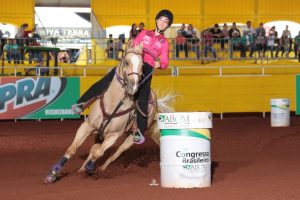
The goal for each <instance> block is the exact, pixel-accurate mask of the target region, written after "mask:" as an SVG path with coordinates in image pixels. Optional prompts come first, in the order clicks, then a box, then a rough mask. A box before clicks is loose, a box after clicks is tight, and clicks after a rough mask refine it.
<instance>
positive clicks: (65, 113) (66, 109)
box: [22, 77, 80, 119]
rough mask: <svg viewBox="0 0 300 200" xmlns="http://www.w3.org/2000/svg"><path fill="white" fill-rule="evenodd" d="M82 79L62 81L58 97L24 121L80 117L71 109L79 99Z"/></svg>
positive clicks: (26, 117)
mask: <svg viewBox="0 0 300 200" xmlns="http://www.w3.org/2000/svg"><path fill="white" fill-rule="evenodd" d="M79 90H80V79H79V78H77V77H73V78H65V79H64V80H62V84H61V91H60V94H58V96H57V97H56V98H55V99H54V100H53V101H51V102H50V103H49V104H47V105H46V106H45V107H44V108H42V109H40V110H38V111H36V112H34V113H32V114H29V115H27V116H25V117H23V118H22V119H61V118H68V119H74V118H79V117H80V116H79V115H77V114H74V113H73V112H72V110H71V107H72V105H73V104H74V103H76V101H77V100H78V98H79V92H80V91H79Z"/></svg>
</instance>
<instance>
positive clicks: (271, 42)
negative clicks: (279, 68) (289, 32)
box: [267, 29, 276, 58]
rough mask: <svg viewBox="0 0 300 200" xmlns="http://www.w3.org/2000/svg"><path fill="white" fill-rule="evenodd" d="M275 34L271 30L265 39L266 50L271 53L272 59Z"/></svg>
mask: <svg viewBox="0 0 300 200" xmlns="http://www.w3.org/2000/svg"><path fill="white" fill-rule="evenodd" d="M275 40H276V37H275V32H274V31H273V30H272V29H271V30H270V32H269V35H268V37H267V50H268V51H270V52H271V57H272V58H273V57H274V55H273V51H274V49H275Z"/></svg>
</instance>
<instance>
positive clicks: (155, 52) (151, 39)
mask: <svg viewBox="0 0 300 200" xmlns="http://www.w3.org/2000/svg"><path fill="white" fill-rule="evenodd" d="M141 42H142V43H143V46H144V49H143V51H144V55H143V60H144V62H146V63H148V64H149V65H151V66H152V67H154V66H155V61H156V60H157V59H158V58H159V57H160V69H165V68H167V67H168V65H169V43H168V41H167V39H166V38H165V36H164V35H163V34H160V35H158V36H155V33H154V30H152V31H147V30H143V31H142V32H140V33H139V34H138V35H137V37H136V38H135V39H134V40H133V44H134V45H137V44H139V43H141Z"/></svg>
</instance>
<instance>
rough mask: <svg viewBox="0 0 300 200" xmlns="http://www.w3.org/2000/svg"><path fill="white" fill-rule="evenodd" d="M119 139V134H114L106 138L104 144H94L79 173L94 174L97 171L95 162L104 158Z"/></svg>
mask: <svg viewBox="0 0 300 200" xmlns="http://www.w3.org/2000/svg"><path fill="white" fill-rule="evenodd" d="M118 138H119V133H117V132H116V133H112V134H109V135H108V136H107V137H105V139H104V141H103V143H102V144H101V145H100V144H94V145H93V146H92V148H91V151H90V154H89V156H88V158H87V159H86V161H85V162H84V164H83V165H82V166H81V168H80V169H79V170H78V171H79V172H82V171H85V172H87V173H88V174H93V173H94V172H95V170H96V164H95V162H96V161H97V160H98V159H99V158H100V157H101V156H103V154H104V152H105V151H106V150H107V149H108V148H109V147H111V146H112V145H113V144H114V143H115V142H116V141H117V139H118Z"/></svg>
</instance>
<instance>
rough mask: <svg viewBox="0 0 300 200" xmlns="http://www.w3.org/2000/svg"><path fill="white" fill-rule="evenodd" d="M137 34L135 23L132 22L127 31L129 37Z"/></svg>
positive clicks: (131, 37)
mask: <svg viewBox="0 0 300 200" xmlns="http://www.w3.org/2000/svg"><path fill="white" fill-rule="evenodd" d="M137 34H138V30H137V26H136V23H133V24H132V25H131V29H130V32H129V39H130V40H131V39H134V38H135V37H136V36H137Z"/></svg>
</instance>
